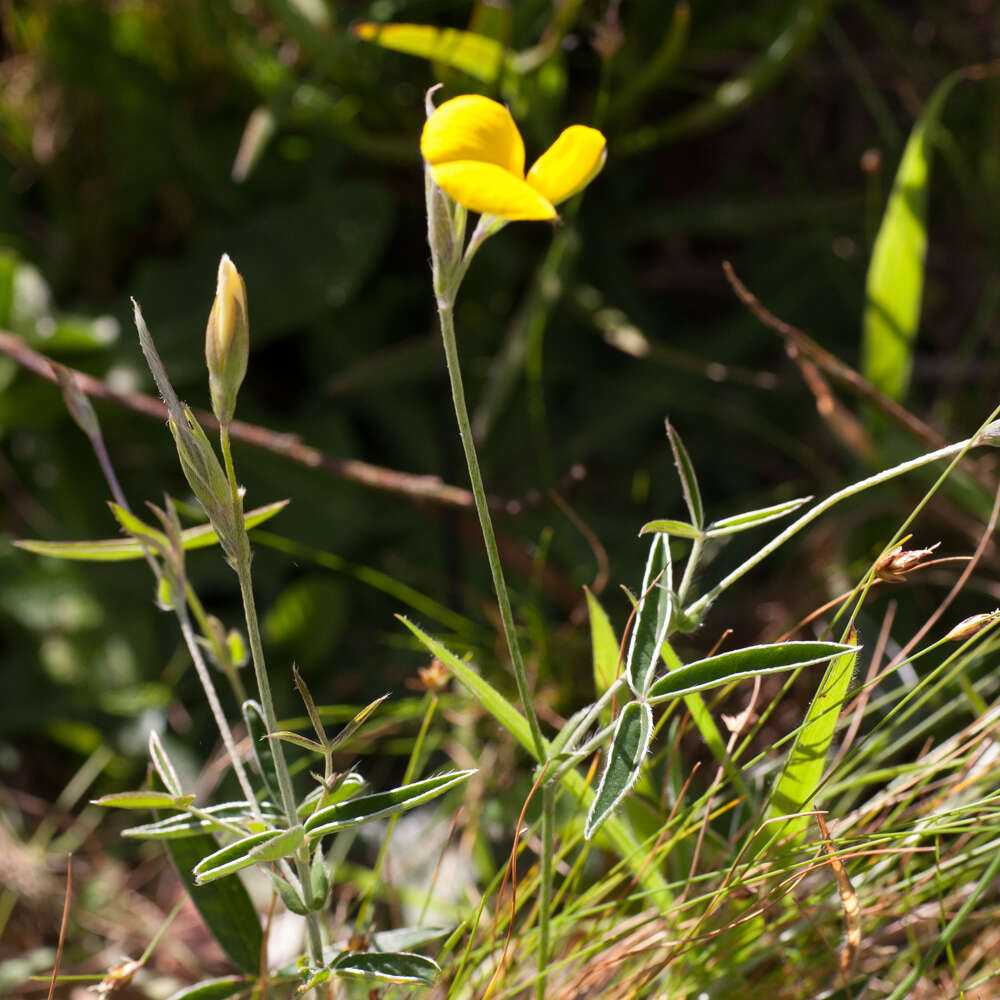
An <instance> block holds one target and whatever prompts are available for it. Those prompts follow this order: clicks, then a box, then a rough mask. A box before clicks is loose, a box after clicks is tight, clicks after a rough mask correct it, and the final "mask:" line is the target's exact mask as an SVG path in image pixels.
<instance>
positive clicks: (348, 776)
mask: <svg viewBox="0 0 1000 1000" xmlns="http://www.w3.org/2000/svg"><path fill="white" fill-rule="evenodd" d="M365 784H366V782H365V779H364V778H363V777H362V776H361V775H360V774H358V772H357V771H347V772H345V773H344V774H342V775H341V776H340V778H339V779H338V781H337V783H336V785H334V787H333V788H330V789H327V788H324V787H323V786H322V785H321V786H320V787H319V788H314V789H313V790H312V791H311V792H310V793H309V794H308V795H307V796H306V797H305V798H304V799H303V800H302V801H301V802H300V803H299V806H298V810H297V812H298V815H299V818H300V819H305V817H306V816H311V815H312V814H313V813H314V812H315V811H316V810H317V809H323V808H324V807H325V806H332V805H334V803H337V802H343V801H344V799H350V798H353V797H354V796H355V795H357V794H358V792H360V791H361V789H362V788H364V787H365Z"/></svg>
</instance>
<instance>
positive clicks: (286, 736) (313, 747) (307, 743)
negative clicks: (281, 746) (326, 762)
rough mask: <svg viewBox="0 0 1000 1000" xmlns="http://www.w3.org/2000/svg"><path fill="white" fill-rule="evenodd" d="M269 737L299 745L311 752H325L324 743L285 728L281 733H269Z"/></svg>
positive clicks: (300, 747)
mask: <svg viewBox="0 0 1000 1000" xmlns="http://www.w3.org/2000/svg"><path fill="white" fill-rule="evenodd" d="M267 738H268V739H269V740H281V742H282V743H291V744H292V746H295V747H299V749H301V750H308V751H309V752H310V753H318V754H321V753H322V752H323V746H322V744H320V743H317V742H316V741H315V740H311V739H309V737H308V736H302V735H300V734H299V733H290V732H288V731H287V730H284V729H283V730H282V731H281V732H280V733H269V734H268V737H267Z"/></svg>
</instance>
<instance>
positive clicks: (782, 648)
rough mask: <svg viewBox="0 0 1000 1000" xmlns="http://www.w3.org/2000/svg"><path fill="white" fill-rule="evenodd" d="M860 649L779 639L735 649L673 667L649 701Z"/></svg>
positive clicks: (652, 693)
mask: <svg viewBox="0 0 1000 1000" xmlns="http://www.w3.org/2000/svg"><path fill="white" fill-rule="evenodd" d="M856 651H857V650H856V647H855V646H846V645H844V644H843V643H841V642H779V643H773V644H771V645H767V646H747V647H746V648H744V649H734V650H732V651H731V652H729V653H720V654H719V655H718V656H709V657H707V658H706V659H704V660H696V661H695V662H694V663H688V664H686V665H685V666H683V667H679V668H678V669H677V670H672V671H671V672H670V673H669V674H667V675H666V676H665V677H661V678H660V679H659V680H658V681H657V682H656V683H655V684H654V685H653V686H652V688H650V691H649V701H650V703H651V704H653V705H655V704H658V703H659V702H661V701H668V700H669V699H670V698H676V697H677V696H678V695H682V694H687V693H688V692H690V691H704V690H705V689H706V688H713V687H718V686H719V685H721V684H728V683H729V682H730V681H737V680H740V679H742V678H744V677H755V676H756V675H758V674H773V673H778V672H780V671H783V670H795V669H797V668H798V667H807V666H809V665H810V664H813V663H822V662H823V661H824V660H829V659H830V658H831V657H834V656H838V655H840V654H841V653H846V652H850V653H854V652H856Z"/></svg>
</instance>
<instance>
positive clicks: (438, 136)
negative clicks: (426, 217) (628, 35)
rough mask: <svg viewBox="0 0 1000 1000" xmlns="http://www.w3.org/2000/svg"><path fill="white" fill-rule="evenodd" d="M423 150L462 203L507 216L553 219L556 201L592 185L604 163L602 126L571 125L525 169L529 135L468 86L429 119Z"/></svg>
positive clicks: (443, 184)
mask: <svg viewBox="0 0 1000 1000" xmlns="http://www.w3.org/2000/svg"><path fill="white" fill-rule="evenodd" d="M420 152H421V153H422V154H423V157H424V159H425V160H426V161H427V163H428V164H429V165H430V168H431V174H432V176H433V177H434V182H435V183H436V184H437V185H438V187H440V188H441V189H442V190H443V191H444V192H445V194H447V195H448V197H449V198H451V199H452V200H453V201H455V202H457V203H458V204H459V205H464V206H465V207H466V208H467V209H469V210H470V211H473V212H479V213H480V214H482V215H493V216H496V217H497V218H501V219H554V218H555V217H556V210H555V206H556V205H558V204H559V203H560V202H562V201H565V200H566V199H567V198H570V197H572V196H573V195H574V194H576V193H577V191H580V190H582V189H583V188H584V187H586V186H587V185H588V184H589V183H590V182H591V181H592V180H593V179H594V177H596V176H597V174H598V173H599V172H600V169H601V167H603V166H604V160H605V157H606V155H607V150H606V141H605V139H604V136H603V135H601V133H600V132H598V131H597V129H594V128H587V126H585V125H572V126H571V127H570V128H568V129H566V130H565V131H564V132H563V133H562V135H560V136H559V138H558V139H556V141H555V142H554V143H552V145H551V146H549V148H548V149H547V150H546V151H545V152H544V153H543V154H542V155H541V156H540V157H539V158H538V159H537V160H536V161H535V164H534V166H533V167H532V168H531V169H530V170H529V171H528V175H527V177H525V174H524V142H523V141H522V140H521V133H520V132H518V130H517V126H516V125H515V124H514V119H513V118H511V116H510V112H509V111H508V110H507V109H506V108H505V107H504V106H503V105H502V104H497V102H496V101H491V100H490V99H489V98H488V97H480V96H479V95H478V94H464V95H463V96H461V97H455V98H453V99H452V100H450V101H445V103H444V104H442V105H441V106H440V107H439V108H437V109H436V110H435V111H434V113H433V114H432V115H431V116H430V117H429V118H428V119H427V123H426V124H425V125H424V131H423V134H422V135H421V137H420Z"/></svg>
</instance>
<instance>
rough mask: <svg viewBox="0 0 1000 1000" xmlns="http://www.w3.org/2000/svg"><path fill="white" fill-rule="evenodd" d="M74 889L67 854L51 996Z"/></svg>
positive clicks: (50, 987)
mask: <svg viewBox="0 0 1000 1000" xmlns="http://www.w3.org/2000/svg"><path fill="white" fill-rule="evenodd" d="M72 890H73V855H72V854H67V855H66V898H65V899H64V901H63V911H62V920H61V921H60V923H59V943H58V944H57V945H56V960H55V964H54V965H53V966H52V978H51V979H50V980H49V997H48V1000H52V995H53V994H54V993H55V991H56V983H57V982H58V980H59V963H60V962H61V961H62V953H63V945H64V944H65V942H66V924H67V923H69V904H70V900H71V899H72V895H73V893H72Z"/></svg>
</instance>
